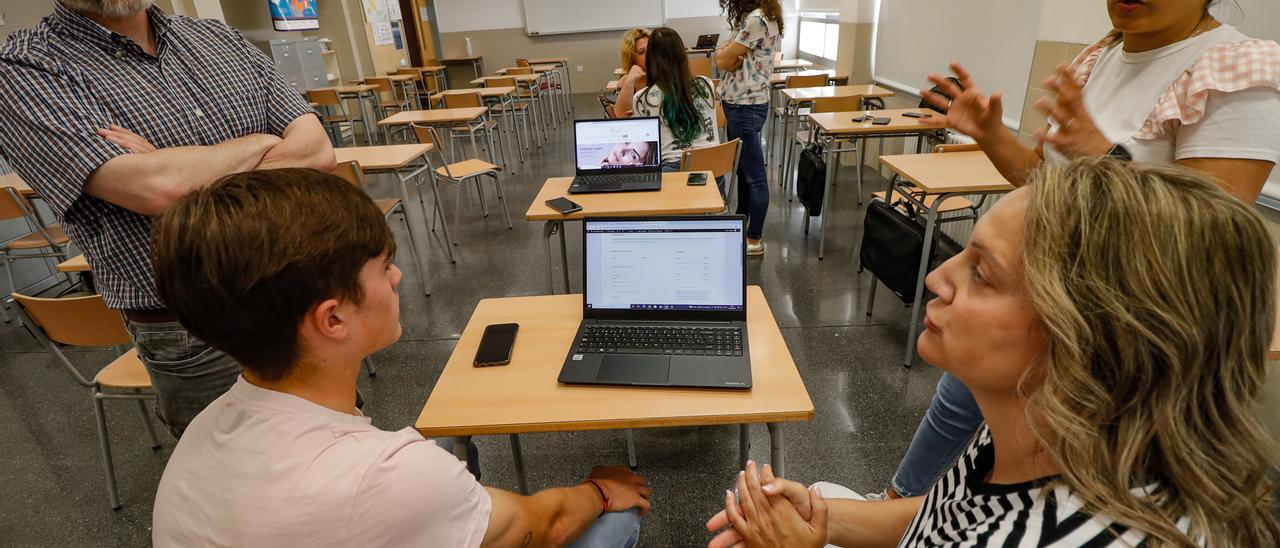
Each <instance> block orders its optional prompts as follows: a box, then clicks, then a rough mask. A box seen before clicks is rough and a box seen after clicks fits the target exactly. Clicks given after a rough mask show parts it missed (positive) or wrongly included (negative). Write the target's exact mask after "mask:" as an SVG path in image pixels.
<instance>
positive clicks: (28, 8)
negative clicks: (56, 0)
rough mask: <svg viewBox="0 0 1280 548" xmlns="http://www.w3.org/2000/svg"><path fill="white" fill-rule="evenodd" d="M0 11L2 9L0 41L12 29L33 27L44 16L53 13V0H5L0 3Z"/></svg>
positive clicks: (11, 31) (5, 37) (7, 35)
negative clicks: (2, 18)
mask: <svg viewBox="0 0 1280 548" xmlns="http://www.w3.org/2000/svg"><path fill="white" fill-rule="evenodd" d="M0 11H4V25H3V26H0V41H4V40H5V39H7V38H8V37H9V35H10V34H11V33H13V31H16V30H18V29H25V28H30V27H34V26H36V23H39V22H40V19H42V18H44V16H46V15H49V14H50V13H53V0H12V1H11V0H5V1H4V2H3V3H0Z"/></svg>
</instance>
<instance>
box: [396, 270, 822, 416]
mask: <svg viewBox="0 0 1280 548" xmlns="http://www.w3.org/2000/svg"><path fill="white" fill-rule="evenodd" d="M581 321H582V295H551V296H541V297H514V298H505V299H484V300H482V301H480V303H479V304H478V305H477V306H476V310H475V312H474V313H473V314H472V315H471V321H469V322H468V323H467V327H466V329H465V330H464V331H463V332H462V338H460V339H459V340H458V344H457V346H455V347H454V351H453V355H452V356H450V358H449V362H448V364H447V365H446V366H445V368H444V372H443V373H442V374H441V375H440V380H439V381H437V382H436V385H435V388H434V389H433V390H432V391H431V395H430V397H429V398H428V399H427V403H426V405H425V406H423V408H422V413H421V415H419V417H418V420H417V423H416V425H415V426H416V428H417V429H418V431H419V432H421V433H422V434H423V435H424V436H468V435H491V434H515V433H528V432H560V431H574V430H601V429H613V428H645V427H662V426H691V425H708V424H739V423H759V422H783V421H804V420H810V419H812V418H813V413H814V410H813V401H812V400H811V399H810V398H809V391H808V390H807V389H806V388H805V386H804V381H803V380H802V379H801V378H800V373H799V371H797V370H796V365H795V361H794V360H793V359H792V357H791V352H790V351H789V350H788V349H787V345H786V342H785V341H784V340H783V339H782V332H781V331H779V330H778V323H777V321H776V320H775V319H774V317H773V313H772V311H770V310H769V304H768V302H766V301H765V298H764V293H763V292H762V291H761V290H760V288H759V287H757V286H749V287H747V339H748V348H749V349H750V354H751V377H752V381H753V382H752V384H753V386H754V387H753V388H751V389H750V390H710V389H685V388H637V387H612V386H570V385H563V384H560V383H558V382H556V378H557V377H558V376H559V374H560V367H561V365H563V364H564V359H565V356H567V355H568V352H569V347H570V346H571V345H572V344H573V338H574V335H576V334H577V331H578V324H579V323H580V322H581ZM510 322H515V323H518V324H520V332H519V334H518V335H517V336H516V344H515V348H514V350H513V352H512V358H511V364H510V365H506V366H501V367H479V368H478V367H473V366H472V365H471V361H472V358H473V357H474V356H475V352H476V349H477V348H478V347H479V345H480V337H481V335H482V334H483V332H484V328H485V326H487V325H490V324H495V323H510Z"/></svg>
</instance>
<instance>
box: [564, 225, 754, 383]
mask: <svg viewBox="0 0 1280 548" xmlns="http://www.w3.org/2000/svg"><path fill="white" fill-rule="evenodd" d="M745 231H746V218H745V217H743V216H673V217H627V218H602V217H596V218H591V217H588V218H586V219H584V220H583V240H584V241H583V246H582V248H583V275H582V277H583V285H584V286H585V288H586V291H585V292H584V293H585V294H584V295H583V309H582V317H583V319H582V325H580V326H579V327H578V334H577V336H576V337H574V340H573V346H572V347H570V348H569V355H568V356H567V357H566V358H565V361H564V367H563V368H561V370H560V382H562V383H567V384H608V385H637V386H682V387H698V388H751V358H750V355H749V353H748V345H747V326H746V320H747V305H746V282H745V280H744V277H743V276H744V268H743V263H744V259H745V253H746V251H745V243H746V242H745V240H744V238H745V236H744V234H745V233H746V232H745Z"/></svg>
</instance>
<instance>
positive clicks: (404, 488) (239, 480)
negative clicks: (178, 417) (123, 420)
mask: <svg viewBox="0 0 1280 548" xmlns="http://www.w3.org/2000/svg"><path fill="white" fill-rule="evenodd" d="M491 510H492V503H491V501H490V500H489V495H488V493H486V492H485V490H484V489H483V488H482V487H481V486H480V484H479V483H478V482H476V480H475V478H474V477H472V476H471V474H469V473H468V472H467V470H466V466H465V465H464V464H463V463H462V462H459V461H458V459H456V458H454V457H453V455H451V454H449V453H448V452H446V451H444V450H443V449H441V448H439V447H438V446H436V444H435V442H432V441H427V440H425V439H423V438H422V436H420V435H418V433H417V432H415V431H414V430H413V429H411V428H405V429H404V430H400V431H398V432H387V431H384V430H379V429H377V428H375V427H373V426H372V425H371V424H370V420H369V419H368V418H367V417H363V416H357V415H348V414H345V413H339V412H337V411H334V410H332V409H328V408H325V407H322V406H319V405H316V404H314V403H311V402H309V401H307V400H305V399H302V398H299V397H296V396H292V395H289V394H284V393H281V392H275V391H272V390H266V389H263V388H259V387H257V386H254V385H252V384H250V383H249V382H247V381H245V380H244V378H243V377H241V378H240V379H238V380H237V381H236V384H235V385H234V386H232V387H231V390H229V391H228V392H227V393H226V394H224V395H222V397H220V398H218V399H217V400H214V402H213V403H212V404H210V405H209V407H208V408H206V409H205V410H204V411H202V412H201V413H200V414H199V415H197V416H196V418H195V420H193V421H192V422H191V425H190V426H189V427H188V428H187V430H186V432H185V433H184V434H183V435H182V440H181V441H180V442H178V446H177V448H176V449H174V451H173V456H172V457H171V458H170V459H169V464H168V466H166V467H165V470H164V476H163V477H162V478H161V479H160V488H159V492H157V493H156V503H155V510H154V514H153V516H152V520H153V527H154V529H153V532H152V540H153V542H154V544H155V545H156V546H161V547H164V546H308V547H314V546H362V547H363V546H479V545H480V542H481V540H483V538H484V533H485V530H486V529H487V528H488V524H489V513H490V512H491Z"/></svg>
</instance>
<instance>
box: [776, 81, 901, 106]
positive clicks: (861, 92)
mask: <svg viewBox="0 0 1280 548" xmlns="http://www.w3.org/2000/svg"><path fill="white" fill-rule="evenodd" d="M782 95H784V96H786V98H787V100H788V101H791V102H804V101H812V100H814V99H819V98H825V97H864V98H865V97H893V96H894V95H895V94H894V92H893V91H892V90H888V89H885V88H882V87H880V86H877V85H873V84H863V85H859V86H822V87H816V88H790V89H784V90H782Z"/></svg>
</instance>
